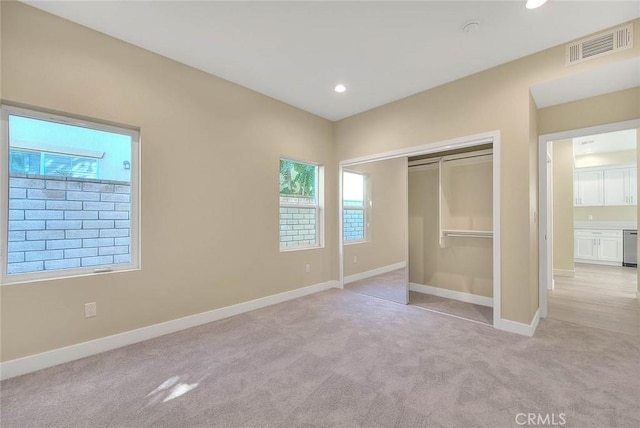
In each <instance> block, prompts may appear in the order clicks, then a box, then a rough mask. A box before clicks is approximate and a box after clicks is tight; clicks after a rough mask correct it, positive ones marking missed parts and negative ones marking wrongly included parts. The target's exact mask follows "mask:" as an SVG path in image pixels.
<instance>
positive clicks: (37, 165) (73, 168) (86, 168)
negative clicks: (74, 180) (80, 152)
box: [9, 149, 98, 178]
mask: <svg viewBox="0 0 640 428" xmlns="http://www.w3.org/2000/svg"><path fill="white" fill-rule="evenodd" d="M9 172H10V173H11V174H14V175H15V174H32V175H33V174H35V175H57V176H61V177H79V178H98V160H97V159H90V158H84V157H77V156H72V155H66V154H56V153H46V152H32V151H22V150H20V149H9Z"/></svg>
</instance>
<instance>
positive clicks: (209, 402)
mask: <svg viewBox="0 0 640 428" xmlns="http://www.w3.org/2000/svg"><path fill="white" fill-rule="evenodd" d="M639 356H640V343H639V340H638V338H637V337H635V336H628V335H624V334H618V333H612V332H605V331H603V330H598V329H592V328H589V327H582V326H578V325H575V324H569V323H565V322H562V321H555V320H543V321H542V322H541V323H540V327H539V329H538V333H537V334H536V336H535V337H534V338H528V337H523V336H518V335H515V334H510V333H506V332H501V331H497V330H494V329H492V328H491V327H487V326H483V325H481V324H475V323H469V322H468V321H463V320H459V319H456V318H452V317H448V316H444V315H439V314H436V313H433V312H429V311H425V310H423V309H419V308H416V307H413V306H406V305H399V304H396V303H391V302H387V301H385V300H381V299H377V298H372V297H368V296H364V295H361V294H357V293H350V292H346V291H344V290H328V291H325V292H322V293H318V294H315V295H311V296H307V297H303V298H300V299H296V300H293V301H289V302H285V303H282V304H279V305H276V306H272V307H268V308H263V309H260V310H257V311H253V312H250V313H247V314H242V315H238V316H236V317H233V318H229V319H226V320H221V321H218V322H214V323H210V324H207V325H203V326H200V327H196V328H192V329H189V330H186V331H182V332H178V333H174V334H171V335H167V336H164V337H160V338H156V339H153V340H150V341H147V342H144V343H139V344H135V345H132V346H128V347H126V348H121V349H117V350H113V351H110V352H106V353H103V354H100V355H96V356H93V357H89V358H85V359H82V360H78V361H75V362H71V363H68V364H65V365H61V366H58V367H53V368H50V369H46V370H43V371H40V372H37V373H33V374H29V375H26V376H22V377H19V378H14V379H9V380H7V381H4V382H2V384H1V385H0V387H1V404H0V405H1V417H2V420H1V425H2V427H3V428H13V427H21V428H23V427H45V426H46V427H148V426H153V427H299V426H322V427H357V426H362V427H492V428H495V427H498V428H500V427H517V426H518V425H516V423H515V417H516V415H517V414H518V413H528V412H537V413H542V414H546V413H555V414H556V415H558V414H559V413H564V414H565V415H566V421H567V423H566V425H565V426H567V427H579V428H585V427H598V428H603V427H637V426H640V406H639V405H638V404H639V403H640V382H639V379H640V357H639ZM556 418H557V416H556ZM556 420H557V419H556Z"/></svg>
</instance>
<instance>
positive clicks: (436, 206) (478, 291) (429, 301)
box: [408, 145, 493, 324]
mask: <svg viewBox="0 0 640 428" xmlns="http://www.w3.org/2000/svg"><path fill="white" fill-rule="evenodd" d="M408 166H409V174H408V177H409V178H408V185H409V189H408V190H409V191H408V195H409V200H408V205H409V282H410V298H409V302H410V303H411V304H416V305H418V306H423V307H425V308H428V309H433V310H438V311H441V312H447V313H451V314H453V315H456V316H460V317H463V318H469V319H472V320H474V321H478V322H483V323H487V324H492V322H493V313H492V309H491V307H492V306H493V230H492V228H493V152H492V147H491V145H484V146H482V147H475V148H472V149H462V150H457V151H455V152H442V153H437V154H429V155H425V156H417V157H413V158H409V163H408Z"/></svg>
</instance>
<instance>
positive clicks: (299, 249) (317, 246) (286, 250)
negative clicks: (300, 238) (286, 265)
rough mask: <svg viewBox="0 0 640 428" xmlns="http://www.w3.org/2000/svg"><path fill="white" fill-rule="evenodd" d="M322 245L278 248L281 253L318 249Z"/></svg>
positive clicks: (322, 246) (321, 247)
mask: <svg viewBox="0 0 640 428" xmlns="http://www.w3.org/2000/svg"><path fill="white" fill-rule="evenodd" d="M323 248H324V245H315V246H313V247H295V248H280V252H281V253H291V252H293V251H305V250H320V249H323Z"/></svg>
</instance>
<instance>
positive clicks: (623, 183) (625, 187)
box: [604, 167, 637, 206]
mask: <svg viewBox="0 0 640 428" xmlns="http://www.w3.org/2000/svg"><path fill="white" fill-rule="evenodd" d="M636 180H637V168H635V167H629V168H607V169H604V204H605V205H608V206H616V205H636V203H637V182H636Z"/></svg>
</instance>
